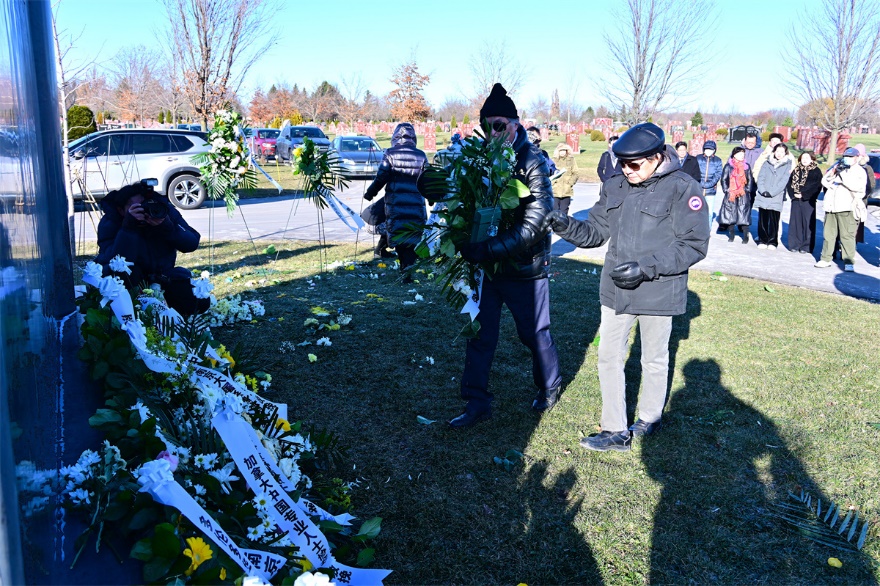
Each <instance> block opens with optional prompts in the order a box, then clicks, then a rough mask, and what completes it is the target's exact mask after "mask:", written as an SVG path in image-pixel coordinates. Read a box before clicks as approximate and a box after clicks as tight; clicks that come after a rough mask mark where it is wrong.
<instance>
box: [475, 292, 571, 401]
mask: <svg viewBox="0 0 880 586" xmlns="http://www.w3.org/2000/svg"><path fill="white" fill-rule="evenodd" d="M503 305H507V307H508V309H510V313H511V314H512V315H513V321H514V322H515V323H516V333H517V334H518V335H519V339H520V341H521V342H522V343H523V344H525V345H526V347H527V348H528V349H529V350H531V352H532V377H533V379H534V381H535V386H537V387H538V389H539V390H541V391H549V390H552V389H555V388H557V387H558V386H559V385H560V384H561V383H562V377H561V376H560V375H559V355H558V354H557V352H556V345H555V344H554V343H553V338H552V337H551V336H550V284H549V282H548V280H547V279H546V278H545V279H534V280H517V281H514V280H509V281H505V280H494V281H493V280H490V279H488V278H487V279H485V280H484V281H483V296H482V298H481V300H480V313H479V315H478V316H477V321H479V322H480V335H479V337H478V338H474V339H471V340H468V344H467V350H466V352H465V362H464V374H462V377H461V398H462V399H464V400H466V401H467V402H468V404H467V409H468V410H469V411H478V412H480V411H485V410H488V409H491V406H492V399H493V398H494V397H493V395H492V393H491V392H490V391H489V371H490V370H491V369H492V359H493V358H494V357H495V347H496V346H497V345H498V328H499V324H500V321H501V308H502V306H503Z"/></svg>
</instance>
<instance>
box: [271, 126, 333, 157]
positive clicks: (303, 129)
mask: <svg viewBox="0 0 880 586" xmlns="http://www.w3.org/2000/svg"><path fill="white" fill-rule="evenodd" d="M306 136H308V137H309V138H310V139H312V142H314V143H315V146H316V147H317V148H318V149H320V150H322V151H326V150H327V149H329V148H330V139H329V138H327V136H326V135H325V134H324V133H323V132H321V129H320V128H318V127H316V126H285V127H284V128H282V129H281V132H280V134H279V135H278V139H277V141H276V143H275V152H276V156H277V157H278V160H279V162H283V161H289V160H290V159H291V155H292V154H293V149H295V148H296V147H297V146H299V145H301V144H302V142H303V138H304V137H306Z"/></svg>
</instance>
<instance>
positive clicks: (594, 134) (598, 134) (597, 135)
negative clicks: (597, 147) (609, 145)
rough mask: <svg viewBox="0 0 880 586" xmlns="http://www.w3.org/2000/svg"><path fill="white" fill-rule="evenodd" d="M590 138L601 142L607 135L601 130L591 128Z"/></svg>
mask: <svg viewBox="0 0 880 586" xmlns="http://www.w3.org/2000/svg"><path fill="white" fill-rule="evenodd" d="M590 140H591V141H593V142H599V141H603V140H605V135H604V134H603V133H602V131H601V130H591V131H590Z"/></svg>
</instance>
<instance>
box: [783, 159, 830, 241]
mask: <svg viewBox="0 0 880 586" xmlns="http://www.w3.org/2000/svg"><path fill="white" fill-rule="evenodd" d="M820 191H822V171H821V170H820V169H819V167H818V166H817V165H816V157H815V155H813V153H811V152H805V153H803V154H802V155H801V157H800V159H798V165H797V167H795V169H794V172H792V174H791V177H790V178H789V180H788V195H789V197H791V217H790V218H789V220H788V249H789V250H790V251H792V252H800V253H803V254H807V253H810V252H813V248H814V247H815V246H816V200H817V199H818V198H819V192H820Z"/></svg>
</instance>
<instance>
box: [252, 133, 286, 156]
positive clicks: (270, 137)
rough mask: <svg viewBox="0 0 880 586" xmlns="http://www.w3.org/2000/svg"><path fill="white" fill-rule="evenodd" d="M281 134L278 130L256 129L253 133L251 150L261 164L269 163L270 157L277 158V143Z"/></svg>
mask: <svg viewBox="0 0 880 586" xmlns="http://www.w3.org/2000/svg"><path fill="white" fill-rule="evenodd" d="M279 132H280V131H279V130H278V129H277V128H254V130H253V131H252V132H251V137H250V140H251V148H252V149H253V153H254V156H256V157H257V158H258V159H259V160H260V162H261V163H265V162H266V161H268V160H269V157H271V158H273V159H274V158H275V141H277V140H278V133H279Z"/></svg>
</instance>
